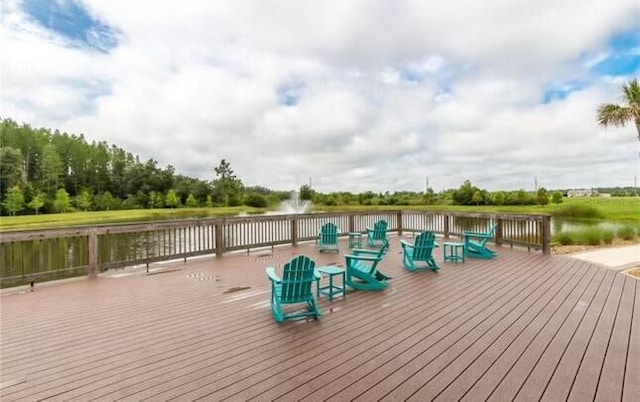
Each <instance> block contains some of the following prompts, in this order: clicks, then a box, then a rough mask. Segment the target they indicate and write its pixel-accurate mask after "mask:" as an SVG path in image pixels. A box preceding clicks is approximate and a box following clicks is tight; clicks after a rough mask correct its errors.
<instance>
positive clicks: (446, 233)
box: [444, 212, 449, 239]
mask: <svg viewBox="0 0 640 402" xmlns="http://www.w3.org/2000/svg"><path fill="white" fill-rule="evenodd" d="M444 237H445V239H448V238H449V213H448V212H445V213H444Z"/></svg>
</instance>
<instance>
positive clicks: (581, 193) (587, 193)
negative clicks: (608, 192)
mask: <svg viewBox="0 0 640 402" xmlns="http://www.w3.org/2000/svg"><path fill="white" fill-rule="evenodd" d="M597 195H598V192H597V191H595V190H592V189H584V188H580V189H576V190H567V197H595V196H597Z"/></svg>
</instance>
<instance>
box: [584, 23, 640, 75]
mask: <svg viewBox="0 0 640 402" xmlns="http://www.w3.org/2000/svg"><path fill="white" fill-rule="evenodd" d="M607 51H608V54H607V57H606V58H604V59H603V60H601V61H599V62H598V63H596V64H594V65H593V66H591V69H590V71H591V72H592V73H594V74H597V75H608V76H625V75H630V74H633V73H636V72H638V71H640V31H638V30H637V29H634V30H631V31H623V32H619V33H617V34H615V35H613V36H612V37H611V39H610V40H609V42H608V44H607Z"/></svg>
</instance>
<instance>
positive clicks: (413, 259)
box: [400, 231, 440, 271]
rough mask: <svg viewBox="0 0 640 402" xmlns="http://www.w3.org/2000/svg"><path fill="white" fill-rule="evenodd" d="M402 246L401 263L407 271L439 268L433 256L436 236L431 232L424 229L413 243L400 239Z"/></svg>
mask: <svg viewBox="0 0 640 402" xmlns="http://www.w3.org/2000/svg"><path fill="white" fill-rule="evenodd" d="M400 245H401V246H402V263H403V264H404V267H405V268H406V269H407V270H409V271H418V270H427V269H428V270H432V271H437V270H439V269H440V267H439V266H438V264H436V260H435V259H434V258H433V249H434V248H435V247H438V243H436V236H435V235H434V234H433V232H429V231H425V232H422V233H420V234H419V235H418V236H417V237H416V239H415V241H414V242H413V244H411V243H409V242H407V241H405V240H400Z"/></svg>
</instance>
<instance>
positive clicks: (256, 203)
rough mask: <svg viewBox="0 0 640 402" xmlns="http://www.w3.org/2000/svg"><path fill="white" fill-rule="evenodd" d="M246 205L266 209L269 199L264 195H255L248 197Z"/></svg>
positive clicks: (245, 201)
mask: <svg viewBox="0 0 640 402" xmlns="http://www.w3.org/2000/svg"><path fill="white" fill-rule="evenodd" d="M244 204H245V205H247V206H250V207H254V208H264V207H266V206H267V199H266V198H265V197H264V196H263V195H262V194H258V193H253V194H249V195H247V197H246V198H245V200H244Z"/></svg>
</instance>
